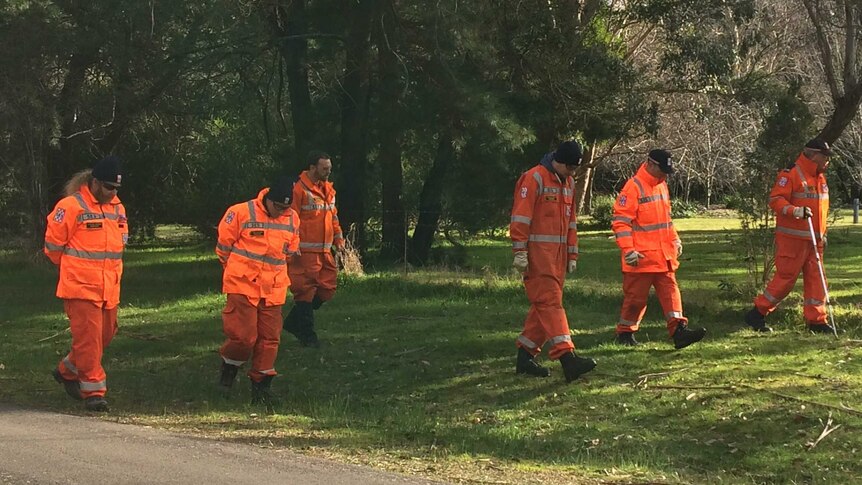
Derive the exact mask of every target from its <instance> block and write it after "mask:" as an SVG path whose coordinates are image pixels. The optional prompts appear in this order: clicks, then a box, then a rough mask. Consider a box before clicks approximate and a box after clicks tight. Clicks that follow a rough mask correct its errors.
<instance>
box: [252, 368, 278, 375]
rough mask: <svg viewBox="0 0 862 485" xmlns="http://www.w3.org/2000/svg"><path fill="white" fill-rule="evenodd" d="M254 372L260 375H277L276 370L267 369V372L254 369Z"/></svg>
mask: <svg viewBox="0 0 862 485" xmlns="http://www.w3.org/2000/svg"><path fill="white" fill-rule="evenodd" d="M252 371H253V372H257V373H258V374H264V375H275V369H266V370H254V369H252Z"/></svg>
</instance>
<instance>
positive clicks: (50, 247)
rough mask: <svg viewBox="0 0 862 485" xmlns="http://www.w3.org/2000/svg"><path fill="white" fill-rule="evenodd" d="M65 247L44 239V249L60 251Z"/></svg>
mask: <svg viewBox="0 0 862 485" xmlns="http://www.w3.org/2000/svg"><path fill="white" fill-rule="evenodd" d="M65 248H66V246H58V245H56V244H52V243H49V242H48V241H45V249H47V250H48V251H62V250H63V249H65Z"/></svg>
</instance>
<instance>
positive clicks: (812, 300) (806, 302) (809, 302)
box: [802, 298, 823, 306]
mask: <svg viewBox="0 0 862 485" xmlns="http://www.w3.org/2000/svg"><path fill="white" fill-rule="evenodd" d="M802 304H803V305H814V306H820V305H823V302H822V301H820V300H818V299H817V298H806V299H805V300H804V301H803V302H802Z"/></svg>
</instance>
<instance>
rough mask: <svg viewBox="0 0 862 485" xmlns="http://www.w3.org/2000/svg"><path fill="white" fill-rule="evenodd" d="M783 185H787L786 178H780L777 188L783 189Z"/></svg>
mask: <svg viewBox="0 0 862 485" xmlns="http://www.w3.org/2000/svg"><path fill="white" fill-rule="evenodd" d="M785 185H787V177H781V178H780V179H778V186H779V187H784V186H785Z"/></svg>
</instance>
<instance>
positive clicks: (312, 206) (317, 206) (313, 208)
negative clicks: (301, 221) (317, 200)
mask: <svg viewBox="0 0 862 485" xmlns="http://www.w3.org/2000/svg"><path fill="white" fill-rule="evenodd" d="M325 208H326V206H324V205H323V204H307V205H304V206H302V207H300V209H302V210H304V211H321V210H323V209H325Z"/></svg>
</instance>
